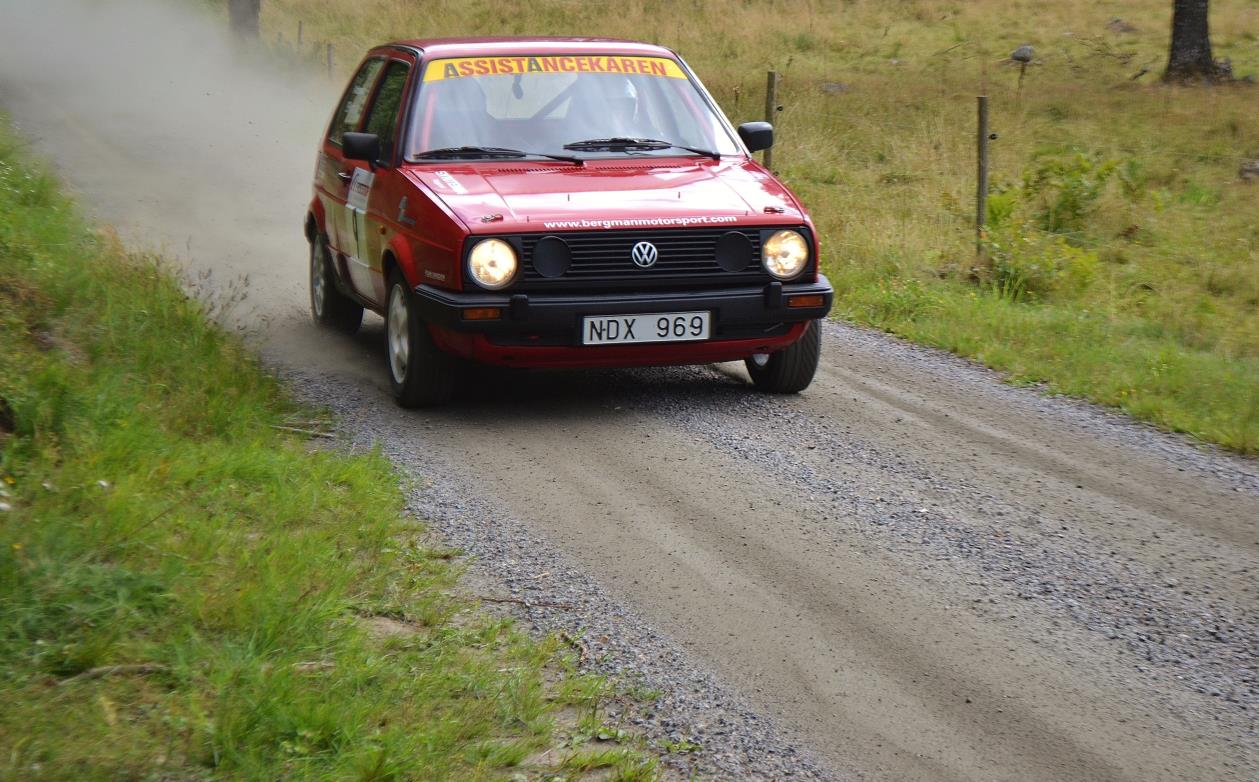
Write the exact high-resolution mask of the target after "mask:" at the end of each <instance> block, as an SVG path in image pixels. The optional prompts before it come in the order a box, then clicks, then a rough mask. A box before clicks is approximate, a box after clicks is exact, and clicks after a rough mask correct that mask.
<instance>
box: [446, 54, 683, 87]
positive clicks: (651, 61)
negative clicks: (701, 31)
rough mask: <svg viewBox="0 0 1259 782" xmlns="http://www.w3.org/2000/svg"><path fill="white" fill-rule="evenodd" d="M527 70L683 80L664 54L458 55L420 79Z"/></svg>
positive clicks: (463, 76)
mask: <svg viewBox="0 0 1259 782" xmlns="http://www.w3.org/2000/svg"><path fill="white" fill-rule="evenodd" d="M530 73H628V74H633V75H641V76H657V77H661V78H667V79H685V78H686V74H685V73H683V72H682V68H681V67H680V66H679V65H678V64H677V63H676V62H675V61H673V60H670V59H669V58H667V57H603V56H599V55H580V56H563V57H539V56H536V55H535V56H523V57H458V58H454V59H449V60H433V61H432V62H430V63H429V64H428V67H426V68H425V69H424V81H426V82H430V81H444V80H446V79H462V78H466V77H469V76H474V77H475V76H518V75H521V74H526V75H527V74H530Z"/></svg>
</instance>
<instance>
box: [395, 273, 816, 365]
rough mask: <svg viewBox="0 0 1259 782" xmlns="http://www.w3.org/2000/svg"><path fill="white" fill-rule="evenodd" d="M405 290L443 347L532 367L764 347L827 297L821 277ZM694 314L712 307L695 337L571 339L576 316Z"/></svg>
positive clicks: (696, 357) (734, 355) (742, 354)
mask: <svg viewBox="0 0 1259 782" xmlns="http://www.w3.org/2000/svg"><path fill="white" fill-rule="evenodd" d="M415 293H416V296H417V298H418V303H419V308H420V314H421V315H422V316H423V318H424V320H425V322H427V323H428V324H429V325H430V326H431V327H433V335H434V337H435V339H436V341H437V342H438V344H439V345H440V346H441V347H442V348H443V349H445V350H447V351H449V352H452V353H456V354H459V355H462V356H464V357H466V358H470V359H474V360H477V361H483V362H486V363H492V364H503V365H509V366H537V367H543V366H546V367H559V366H630V365H645V364H688V363H708V362H717V361H732V360H736V359H743V358H747V357H748V356H750V355H752V354H754V353H766V352H774V351H776V350H781V349H783V348H785V347H787V345H790V344H791V343H792V342H794V341H795V340H796V339H799V337H800V335H801V334H802V333H803V331H804V324H805V323H807V322H809V321H812V320H816V319H818V318H823V317H825V316H826V314H827V313H828V312H830V309H831V303H832V300H833V298H834V290H833V289H832V288H831V285H830V282H828V281H827V279H826V278H825V277H824V276H822V275H818V279H817V281H810V282H793V283H777V282H775V283H770V284H768V285H764V286H757V287H750V288H725V289H722V288H714V289H703V290H685V291H675V290H669V291H646V292H613V293H599V294H574V293H552V294H541V293H536V292H535V293H528V294H525V293H517V294H494V293H488V292H482V291H470V292H453V291H446V290H441V289H439V288H434V287H432V286H429V285H420V286H419V287H417V288H416V289H415ZM803 296H808V297H812V299H813V300H812V301H809V302H808V306H791V304H792V302H793V301H796V302H797V303H799V297H803ZM806 301H808V300H806ZM818 301H820V304H818V303H817V302H818ZM486 310H498V317H497V318H495V319H471V317H470V316H472V315H477V314H479V315H481V316H484V315H485V314H486V312H485V311H486ZM695 310H708V311H709V312H711V313H712V322H711V336H710V338H709V339H707V340H704V341H702V342H668V343H652V344H636V345H582V344H581V323H582V318H583V317H586V316H591V315H594V316H598V315H638V314H644V315H646V314H652V313H657V312H661V313H663V312H682V311H686V312H691V311H695Z"/></svg>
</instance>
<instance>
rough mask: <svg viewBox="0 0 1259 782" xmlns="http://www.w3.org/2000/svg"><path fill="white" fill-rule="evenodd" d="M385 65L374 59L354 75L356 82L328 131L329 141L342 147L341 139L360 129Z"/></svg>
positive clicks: (382, 61)
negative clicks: (373, 86)
mask: <svg viewBox="0 0 1259 782" xmlns="http://www.w3.org/2000/svg"><path fill="white" fill-rule="evenodd" d="M384 65H385V61H384V60H382V59H380V58H373V59H371V60H368V61H367V62H365V63H363V67H361V68H359V69H358V73H356V74H354V81H352V82H350V89H349V91H347V92H346V93H345V100H343V101H341V108H339V109H337V114H336V116H335V117H333V118H332V127H331V128H329V129H328V140H329V141H331V142H332V143H333V144H337V145H340V144H341V137H342V136H344V135H345V133H346V132H347V131H353V130H355V129H357V128H358V123H359V121H360V120H362V119H363V108H364V107H366V106H367V99H368V98H369V97H370V96H371V94H372V85H373V84H375V83H376V76H377V75H379V74H380V69H381V68H382V67H384Z"/></svg>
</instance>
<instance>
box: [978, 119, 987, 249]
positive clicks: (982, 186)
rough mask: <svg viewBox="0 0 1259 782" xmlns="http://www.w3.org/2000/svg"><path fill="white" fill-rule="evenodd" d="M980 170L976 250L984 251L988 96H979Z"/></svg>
mask: <svg viewBox="0 0 1259 782" xmlns="http://www.w3.org/2000/svg"><path fill="white" fill-rule="evenodd" d="M975 144H976V147H975V151H976V157H977V165H978V170H977V172H976V174H977V176H976V179H977V181H976V183H975V252H976V254H978V255H983V252H984V225H985V223H987V221H988V96H987V95H980V96H979V123H978V128H977V129H976V134H975Z"/></svg>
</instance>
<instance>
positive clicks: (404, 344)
mask: <svg viewBox="0 0 1259 782" xmlns="http://www.w3.org/2000/svg"><path fill="white" fill-rule="evenodd" d="M385 354H386V366H385V368H386V370H387V371H388V372H389V383H390V385H391V386H392V388H393V397H394V399H395V400H396V401H397V403H398V404H399V405H400V406H402V407H407V408H412V407H432V406H434V405H440V404H442V403H444V402H447V401H449V400H450V397H451V395H453V394H454V390H455V383H456V381H457V380H458V367H459V364H458V362H457V361H456V360H455V359H454V357H453V356H451V355H449V354H447V353H443V352H442V351H441V350H439V349H438V348H437V346H436V345H435V344H433V338H432V336H431V335H430V334H429V331H428V325H427V324H426V323H425V322H424V320H423V319H422V318H421V317H420V311H419V306H418V305H417V303H416V297H415V293H414V292H412V290H411V288H410V286H409V285H407V282H406V280H405V279H404V278H403V276H402V275H401V274H400V273H399V272H397V271H394V272H393V274H391V275H390V277H389V294H388V296H387V297H386V304H385Z"/></svg>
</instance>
